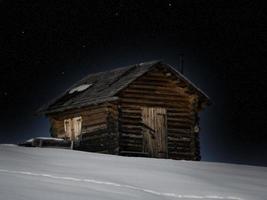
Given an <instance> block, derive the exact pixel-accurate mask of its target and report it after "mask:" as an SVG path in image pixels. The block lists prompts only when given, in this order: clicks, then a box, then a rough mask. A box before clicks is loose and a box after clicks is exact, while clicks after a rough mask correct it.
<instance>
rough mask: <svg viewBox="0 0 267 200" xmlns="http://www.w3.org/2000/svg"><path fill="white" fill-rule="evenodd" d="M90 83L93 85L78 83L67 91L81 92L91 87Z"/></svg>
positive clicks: (70, 92)
mask: <svg viewBox="0 0 267 200" xmlns="http://www.w3.org/2000/svg"><path fill="white" fill-rule="evenodd" d="M92 85H93V84H82V85H79V86H77V87H75V88H73V89H71V90H70V91H69V94H72V93H74V92H82V91H84V90H86V89H87V88H89V87H91V86H92Z"/></svg>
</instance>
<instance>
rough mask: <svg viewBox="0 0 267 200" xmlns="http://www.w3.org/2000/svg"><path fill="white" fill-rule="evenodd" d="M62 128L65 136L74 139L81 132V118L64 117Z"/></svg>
mask: <svg viewBox="0 0 267 200" xmlns="http://www.w3.org/2000/svg"><path fill="white" fill-rule="evenodd" d="M64 129H65V134H66V138H69V139H70V140H71V141H74V140H75V139H76V138H77V137H78V136H79V135H80V134H81V130H82V118H81V117H74V118H71V119H65V120H64Z"/></svg>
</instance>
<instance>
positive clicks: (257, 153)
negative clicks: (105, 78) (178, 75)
mask: <svg viewBox="0 0 267 200" xmlns="http://www.w3.org/2000/svg"><path fill="white" fill-rule="evenodd" d="M94 2H95V3H92V2H91V1H78V0H77V1H38V0H35V1H30V0H29V1H7V0H1V1H0V15H1V18H0V113H1V115H0V125H1V126H0V143H17V142H21V141H23V140H25V139H29V138H31V137H35V136H48V135H49V123H48V121H47V120H46V119H45V118H44V116H37V115H35V111H36V109H38V107H40V106H41V105H42V104H44V103H46V102H47V101H49V100H50V99H51V98H53V97H55V96H57V95H58V94H59V93H61V92H63V91H64V90H65V89H67V88H68V87H69V86H70V85H72V84H73V83H74V82H75V81H77V80H79V79H81V78H82V77H83V76H85V75H87V74H88V73H92V72H98V71H105V70H108V69H113V68H116V67H122V66H125V65H129V64H135V63H140V62H145V61H150V60H159V59H162V60H163V61H164V62H166V63H168V64H171V65H173V66H175V67H176V68H177V69H179V55H180V54H181V53H183V54H184V61H185V63H184V67H185V69H184V72H185V75H186V76H187V77H188V78H189V79H190V80H191V81H192V82H194V83H195V84H196V85H197V86H199V87H200V88H201V89H202V90H203V91H204V92H205V93H207V94H208V95H209V96H210V98H211V100H212V102H213V105H212V106H210V107H208V108H207V109H205V111H204V112H202V113H201V121H200V125H201V133H200V138H201V152H202V159H203V160H206V161H216V162H231V163H243V164H253V165H264V166H267V109H266V106H267V78H266V77H267V67H266V64H265V63H266V62H265V60H266V55H267V36H266V35H267V28H266V27H267V23H266V21H267V16H266V11H265V10H264V6H263V2H262V5H261V3H260V1H259V2H254V1H248V0H243V1H219V0H218V1H214V0H212V1H189V0H180V1H174V0H172V1H171V0H169V1H168V0H165V1H160V0H155V1H133V0H125V1H103V0H98V1H94ZM227 2H231V3H227Z"/></svg>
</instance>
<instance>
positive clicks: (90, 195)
mask: <svg viewBox="0 0 267 200" xmlns="http://www.w3.org/2000/svg"><path fill="white" fill-rule="evenodd" d="M266 191H267V168H264V167H255V166H245V165H233V164H222V163H208V162H193V161H175V160H166V159H151V158H134V157H121V156H112V155H105V154H95V153H87V152H80V151H72V150H65V149H54V148H27V147H19V146H15V145H0V200H7V199H12V200H16V199H19V200H20V199H27V200H35V199H41V200H43V199H47V200H48V199H57V200H61V199H64V200H71V199H79V200H80V199H81V200H85V199H93V200H95V199H100V200H105V199H114V200H115V199H116V200H120V199H121V200H125V199H148V200H152V199H156V200H159V199H166V200H168V199H186V200H190V199H191V200H195V199H208V200H217V199H224V200H246V199H251V200H260V199H262V200H263V199H267V198H266V197H267V192H266Z"/></svg>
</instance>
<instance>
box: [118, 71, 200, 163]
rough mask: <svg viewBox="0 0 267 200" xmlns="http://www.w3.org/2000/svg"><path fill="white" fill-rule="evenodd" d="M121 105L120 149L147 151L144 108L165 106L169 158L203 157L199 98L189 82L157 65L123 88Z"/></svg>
mask: <svg viewBox="0 0 267 200" xmlns="http://www.w3.org/2000/svg"><path fill="white" fill-rule="evenodd" d="M118 96H119V97H120V106H119V132H120V139H119V146H120V152H121V153H124V152H131V151H132V152H134V153H135V154H136V153H137V152H140V153H144V146H143V132H144V126H143V120H142V108H143V107H155V108H157V107H158V108H165V109H166V118H167V152H166V153H167V157H168V158H172V159H186V160H199V159H200V151H199V139H198V133H197V132H198V130H196V127H197V125H198V116H197V109H198V98H197V95H195V94H194V93H193V92H192V90H190V88H188V87H187V85H186V84H185V83H184V82H182V81H179V80H177V77H176V76H175V75H173V74H171V73H170V72H169V71H168V70H165V69H164V68H163V67H160V66H159V67H157V68H155V69H153V70H152V71H149V72H147V73H146V74H145V75H143V76H141V77H139V78H138V79H136V80H135V81H134V82H132V83H131V84H130V85H129V86H127V88H125V89H123V90H122V91H121V92H120V93H119V94H118Z"/></svg>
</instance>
